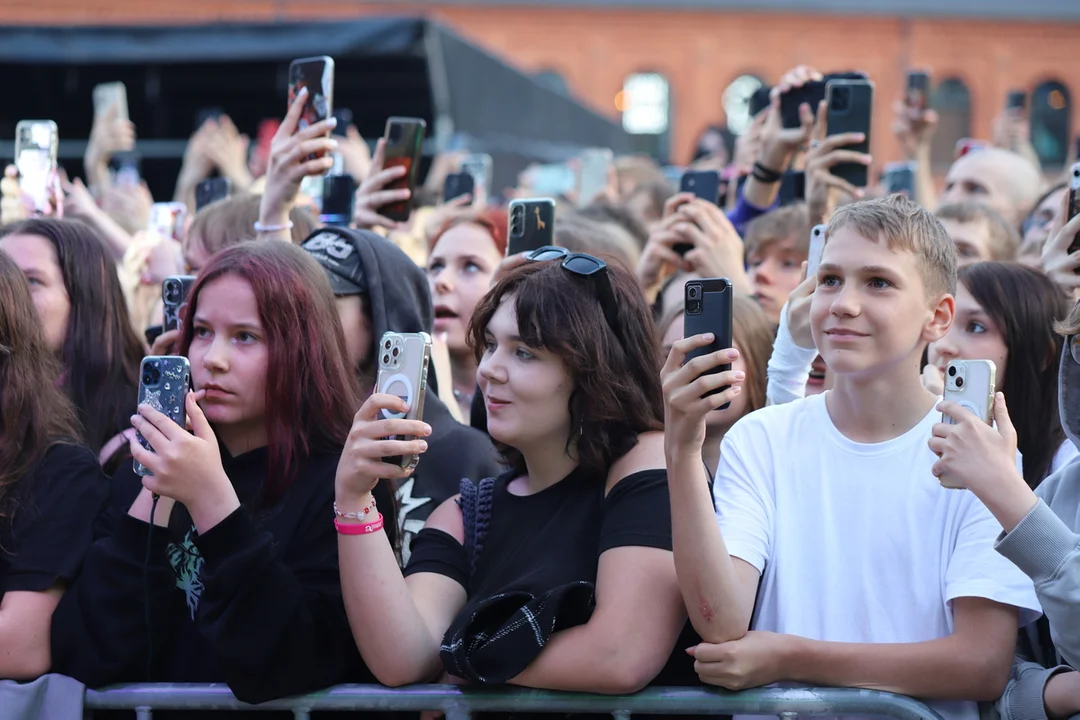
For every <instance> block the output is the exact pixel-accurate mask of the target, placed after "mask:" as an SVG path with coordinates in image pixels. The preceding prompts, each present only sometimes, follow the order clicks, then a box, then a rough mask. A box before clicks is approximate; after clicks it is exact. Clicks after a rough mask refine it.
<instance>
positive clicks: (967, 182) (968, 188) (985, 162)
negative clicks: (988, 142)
mask: <svg viewBox="0 0 1080 720" xmlns="http://www.w3.org/2000/svg"><path fill="white" fill-rule="evenodd" d="M1042 185H1043V180H1042V176H1041V175H1040V173H1039V170H1038V168H1036V167H1035V166H1033V165H1032V164H1031V163H1030V162H1029V161H1028V160H1026V159H1025V158H1023V157H1021V156H1020V155H1017V154H1016V153H1014V152H1010V151H1008V150H1002V149H1001V148H985V149H982V150H976V151H973V152H969V153H968V154H967V155H964V156H963V157H962V158H960V159H959V160H957V161H956V162H954V163H953V165H952V167H951V168H949V174H948V176H947V177H946V179H945V192H944V193H943V194H942V196H941V204H942V205H945V204H947V203H957V202H964V201H974V202H980V203H983V204H985V205H988V206H990V207H991V208H993V209H994V210H996V211H997V212H998V213H999V214H1000V215H1001V217H1003V218H1005V221H1006V222H1008V223H1009V225H1010V226H1012V227H1013V228H1019V227H1020V224H1021V223H1023V222H1024V219H1025V218H1026V217H1027V216H1028V213H1030V212H1031V210H1032V208H1034V207H1035V202H1036V201H1037V200H1038V199H1039V195H1040V193H1041V192H1042Z"/></svg>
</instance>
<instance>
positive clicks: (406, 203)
mask: <svg viewBox="0 0 1080 720" xmlns="http://www.w3.org/2000/svg"><path fill="white" fill-rule="evenodd" d="M426 132H427V123H426V122H424V121H423V120H421V119H420V118H407V117H392V118H389V119H388V120H387V121H386V134H385V136H384V137H385V138H386V147H385V149H384V150H383V168H384V169H385V168H392V167H397V166H399V165H400V166H404V168H405V175H404V176H403V177H400V178H398V179H397V180H394V181H392V182H390V183H388V184H387V185H386V189H387V190H406V189H407V190H409V198H408V199H407V200H401V201H399V202H395V203H391V204H389V205H383V207H382V211H381V212H382V214H383V216H385V217H388V218H390V219H391V220H397V221H398V222H405V221H406V220H408V219H409V215H410V214H412V208H413V200H414V196H415V195H416V179H417V175H419V173H420V158H421V156H422V154H423V152H424V134H425V133H426Z"/></svg>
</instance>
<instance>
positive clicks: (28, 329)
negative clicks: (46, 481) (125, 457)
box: [0, 253, 79, 522]
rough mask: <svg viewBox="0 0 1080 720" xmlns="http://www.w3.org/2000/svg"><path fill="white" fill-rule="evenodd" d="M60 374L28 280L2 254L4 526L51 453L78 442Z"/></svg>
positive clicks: (0, 512) (0, 501)
mask: <svg viewBox="0 0 1080 720" xmlns="http://www.w3.org/2000/svg"><path fill="white" fill-rule="evenodd" d="M59 373H60V363H59V361H58V360H57V359H56V358H55V357H54V356H53V354H52V353H51V352H50V351H49V347H48V345H47V344H46V342H45V336H44V334H43V333H42V330H41V323H40V322H39V321H38V317H37V314H36V313H35V311H34V302H33V300H32V299H31V297H30V289H29V288H28V287H27V284H26V279H25V278H24V277H23V274H22V272H21V271H20V270H19V268H18V266H17V265H15V263H14V262H13V261H12V260H11V258H9V257H8V256H6V255H4V254H3V253H0V521H5V522H10V520H11V517H12V514H13V513H14V510H15V507H14V503H13V499H14V496H15V493H16V491H18V490H19V489H20V487H25V486H24V485H23V483H24V481H25V479H26V477H27V475H28V474H29V473H30V472H31V469H32V467H33V465H34V463H36V462H37V461H38V460H39V459H40V458H41V457H42V456H43V455H44V454H45V451H46V450H47V449H48V448H49V447H50V446H51V445H53V444H55V443H57V442H61V441H65V440H67V441H72V442H74V441H76V440H77V439H78V436H79V431H78V421H77V420H76V418H75V409H74V408H73V407H72V406H71V402H70V401H69V400H68V399H67V398H66V397H65V396H64V393H63V392H62V391H61V390H60V388H58V387H57V385H56V378H57V377H58V376H59Z"/></svg>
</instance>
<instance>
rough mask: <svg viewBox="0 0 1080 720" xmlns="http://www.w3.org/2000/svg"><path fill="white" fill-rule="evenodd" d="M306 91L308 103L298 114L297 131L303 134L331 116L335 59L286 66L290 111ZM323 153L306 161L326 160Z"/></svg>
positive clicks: (317, 59)
mask: <svg viewBox="0 0 1080 720" xmlns="http://www.w3.org/2000/svg"><path fill="white" fill-rule="evenodd" d="M302 88H307V91H308V96H307V101H305V102H304V109H303V111H302V112H301V113H300V122H299V123H297V126H296V129H297V130H304V129H306V128H309V127H311V126H312V125H314V124H315V123H317V122H322V121H323V120H327V119H329V118H330V117H331V115H333V112H334V58H332V57H329V56H328V55H320V56H319V57H309V58H300V59H299V60H293V61H292V62H291V63H289V107H292V104H293V102H294V101H295V100H296V94H297V93H298V92H300V90H301V89H302ZM325 155H326V153H325V152H317V153H312V154H311V155H309V156H308V160H316V159H318V158H321V157H323V156H325Z"/></svg>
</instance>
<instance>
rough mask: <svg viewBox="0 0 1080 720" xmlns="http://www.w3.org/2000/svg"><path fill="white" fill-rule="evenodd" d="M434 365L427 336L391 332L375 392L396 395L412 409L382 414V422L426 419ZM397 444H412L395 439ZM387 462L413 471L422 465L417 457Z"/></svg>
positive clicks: (386, 337)
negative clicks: (429, 378) (426, 398)
mask: <svg viewBox="0 0 1080 720" xmlns="http://www.w3.org/2000/svg"><path fill="white" fill-rule="evenodd" d="M430 362H431V336H430V335H428V334H427V333H425V332H419V333H395V332H388V333H386V334H384V335H383V336H382V340H381V341H380V343H379V373H378V376H377V378H376V380H375V388H376V392H380V393H385V394H387V395H396V396H397V397H399V398H401V399H402V400H404V401H405V402H406V403H408V405H409V411H408V412H407V413H405V414H400V413H391V412H387V411H386V410H383V411H382V419H384V420H390V419H402V418H404V419H408V420H423V419H424V394H425V392H426V390H427V371H428V364H429V363H430ZM394 439H395V440H409V439H411V438H409V437H406V436H402V435H399V436H395V438H394ZM383 461H384V462H387V463H390V464H392V465H400V466H401V467H403V468H414V467H416V464H417V463H418V462H420V457H419V456H418V455H406V456H404V457H401V456H395V457H388V458H383Z"/></svg>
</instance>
